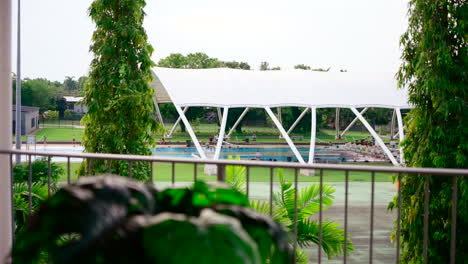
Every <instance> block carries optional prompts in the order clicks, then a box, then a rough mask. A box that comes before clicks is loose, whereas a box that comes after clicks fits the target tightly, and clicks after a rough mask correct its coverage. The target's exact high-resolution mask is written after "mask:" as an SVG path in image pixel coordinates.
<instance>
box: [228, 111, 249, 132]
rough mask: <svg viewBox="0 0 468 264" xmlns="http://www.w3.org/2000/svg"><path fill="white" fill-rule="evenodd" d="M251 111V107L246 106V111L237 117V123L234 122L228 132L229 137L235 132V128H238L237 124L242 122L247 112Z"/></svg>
mask: <svg viewBox="0 0 468 264" xmlns="http://www.w3.org/2000/svg"><path fill="white" fill-rule="evenodd" d="M248 111H249V108H248V107H247V108H245V109H244V111H243V112H242V114H241V115H240V116H239V118H238V119H237V121H236V123H234V126H233V127H232V128H231V129H230V130H229V133H228V134H227V137H230V136H231V134H232V132H234V130H235V129H236V128H237V126H238V125H239V124H240V122H241V121H242V119H243V118H244V117H245V115H246V114H247V112H248Z"/></svg>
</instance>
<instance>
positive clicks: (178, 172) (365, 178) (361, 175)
mask: <svg viewBox="0 0 468 264" xmlns="http://www.w3.org/2000/svg"><path fill="white" fill-rule="evenodd" d="M58 164H59V165H60V166H61V167H62V168H64V170H65V172H66V171H67V168H66V166H67V164H66V163H58ZM380 165H382V164H380ZM79 167H80V164H79V163H71V165H70V176H71V180H72V181H75V180H77V179H78V176H77V171H78V169H79ZM203 170H204V166H197V178H198V179H199V180H205V181H215V180H216V177H215V176H207V175H205V174H204V173H203ZM283 172H284V174H283V175H284V176H285V177H286V179H287V180H288V181H294V170H293V169H284V170H283ZM315 174H316V176H318V175H319V171H318V170H316V171H315ZM250 175H251V176H250V180H251V181H252V182H269V181H270V169H269V168H260V167H252V168H251V169H250ZM323 177H324V178H323V179H324V182H344V180H345V175H344V172H343V171H332V170H324V172H323ZM370 179H371V173H370V172H350V173H349V180H350V181H351V182H369V181H370ZM153 180H154V181H155V182H170V181H171V180H172V166H171V164H169V163H154V167H153ZM193 180H194V166H193V165H191V164H176V165H175V181H176V182H191V181H193ZM298 180H299V182H318V181H319V180H320V178H319V177H313V176H299V178H298ZM60 181H62V182H66V181H67V176H66V173H65V175H64V176H62V178H61V179H60ZM274 181H276V182H277V181H278V177H277V170H274ZM375 181H376V182H391V181H392V174H389V173H376V175H375Z"/></svg>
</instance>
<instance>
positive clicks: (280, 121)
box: [276, 107, 283, 138]
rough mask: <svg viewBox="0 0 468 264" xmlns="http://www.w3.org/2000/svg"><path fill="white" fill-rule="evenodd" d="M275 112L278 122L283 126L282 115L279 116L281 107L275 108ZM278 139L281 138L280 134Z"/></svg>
mask: <svg viewBox="0 0 468 264" xmlns="http://www.w3.org/2000/svg"><path fill="white" fill-rule="evenodd" d="M276 112H277V113H278V121H279V123H280V124H281V126H283V115H282V114H281V107H276ZM279 138H283V137H282V136H281V134H280V135H279Z"/></svg>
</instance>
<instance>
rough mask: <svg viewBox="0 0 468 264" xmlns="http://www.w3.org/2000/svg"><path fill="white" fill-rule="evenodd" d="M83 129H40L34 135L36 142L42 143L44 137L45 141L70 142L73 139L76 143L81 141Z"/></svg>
mask: <svg viewBox="0 0 468 264" xmlns="http://www.w3.org/2000/svg"><path fill="white" fill-rule="evenodd" d="M83 131H84V129H80V128H41V129H40V130H38V131H37V132H36V133H35V135H36V140H37V141H42V140H43V139H44V136H46V137H47V141H70V142H71V141H72V140H73V137H75V139H76V141H81V138H82V137H83Z"/></svg>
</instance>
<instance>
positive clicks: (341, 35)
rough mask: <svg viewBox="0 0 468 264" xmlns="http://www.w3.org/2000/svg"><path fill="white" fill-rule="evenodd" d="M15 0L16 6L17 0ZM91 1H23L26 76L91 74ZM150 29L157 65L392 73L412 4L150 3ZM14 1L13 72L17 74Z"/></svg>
mask: <svg viewBox="0 0 468 264" xmlns="http://www.w3.org/2000/svg"><path fill="white" fill-rule="evenodd" d="M14 2H15V1H14ZM91 2H92V0H40V1H38V0H21V3H22V76H23V77H30V78H36V77H45V78H48V79H52V80H59V81H62V80H63V79H64V77H65V76H75V77H79V76H81V75H86V74H87V72H88V70H89V64H90V61H91V58H92V54H91V53H89V52H88V49H89V45H90V41H91V35H92V32H93V30H94V25H93V23H92V22H91V20H90V18H89V17H88V15H87V9H88V7H89V5H90V3H91ZM147 2H148V3H147V6H146V7H145V12H146V13H147V17H146V19H145V25H144V26H145V28H146V31H147V34H148V37H149V42H150V43H151V44H152V45H153V46H154V48H155V52H154V54H153V60H154V61H155V62H157V61H158V60H159V59H160V58H163V57H165V56H167V55H169V54H171V53H183V54H187V53H191V52H204V53H206V54H208V55H209V56H211V57H217V58H218V59H220V60H237V61H246V62H248V63H249V64H250V65H251V66H252V67H253V68H254V69H258V66H259V64H260V62H262V61H268V62H269V63H270V65H271V66H280V67H282V68H284V69H291V68H293V66H294V65H296V64H307V65H310V66H312V67H323V68H327V67H332V70H335V71H338V70H339V69H347V70H348V71H361V72H362V71H368V72H376V71H390V72H395V71H396V70H397V69H398V66H399V64H400V59H399V58H400V48H399V37H400V35H401V34H402V33H403V31H404V30H405V28H406V25H407V16H406V13H407V10H406V9H407V0H354V1H349V0H326V1H323V0H320V1H317V0H290V1H284V0H236V1H232V0H229V1H228V0H197V1H194V0H147ZM16 7H17V6H16V4H14V7H13V8H14V10H13V12H14V18H13V19H14V21H13V24H14V28H13V32H14V35H13V52H14V53H13V54H14V55H13V57H12V58H13V70H14V71H15V72H16V12H17V9H16Z"/></svg>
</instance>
